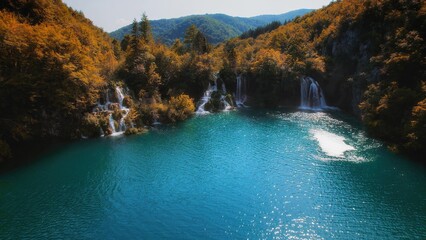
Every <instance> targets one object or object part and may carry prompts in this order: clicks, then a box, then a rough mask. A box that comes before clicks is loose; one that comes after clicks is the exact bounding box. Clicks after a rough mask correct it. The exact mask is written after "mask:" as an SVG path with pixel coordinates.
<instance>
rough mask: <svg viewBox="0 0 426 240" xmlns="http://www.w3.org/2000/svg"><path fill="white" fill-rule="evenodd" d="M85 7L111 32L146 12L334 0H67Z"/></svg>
mask: <svg viewBox="0 0 426 240" xmlns="http://www.w3.org/2000/svg"><path fill="white" fill-rule="evenodd" d="M63 2H64V3H66V4H67V5H68V6H70V7H72V8H73V9H76V10H81V11H83V12H84V15H85V16H86V17H88V18H90V19H91V20H92V21H93V23H94V24H95V25H97V26H99V27H101V28H103V29H104V30H105V31H107V32H111V31H113V30H116V29H118V28H120V27H122V26H125V25H128V24H130V23H131V22H132V21H133V19H134V18H136V19H138V20H140V17H141V15H142V13H144V12H145V13H146V14H147V15H148V18H149V19H150V20H155V19H161V18H176V17H182V16H187V15H193V14H205V13H224V14H228V15H231V16H241V17H251V16H256V15H262V14H280V13H285V12H288V11H291V10H296V9H300V8H321V7H322V6H325V5H327V4H329V3H330V2H331V0H63Z"/></svg>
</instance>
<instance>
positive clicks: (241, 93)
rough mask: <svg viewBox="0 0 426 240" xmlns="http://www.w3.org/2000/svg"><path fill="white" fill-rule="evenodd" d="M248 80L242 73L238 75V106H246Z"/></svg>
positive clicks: (236, 97)
mask: <svg viewBox="0 0 426 240" xmlns="http://www.w3.org/2000/svg"><path fill="white" fill-rule="evenodd" d="M246 92H247V81H246V79H245V78H244V77H243V76H242V75H238V76H237V92H236V93H235V102H236V103H237V106H239V107H241V106H245V105H244V103H245V102H246V100H247V95H246Z"/></svg>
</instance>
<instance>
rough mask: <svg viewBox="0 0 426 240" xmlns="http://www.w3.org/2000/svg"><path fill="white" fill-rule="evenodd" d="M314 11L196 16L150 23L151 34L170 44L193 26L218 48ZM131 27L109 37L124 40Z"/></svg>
mask: <svg viewBox="0 0 426 240" xmlns="http://www.w3.org/2000/svg"><path fill="white" fill-rule="evenodd" d="M310 11H312V10H311V9H299V10H295V11H291V12H288V13H284V14H280V15H261V16H256V17H251V18H243V17H231V16H228V15H225V14H206V15H193V16H187V17H181V18H174V19H162V20H153V21H151V26H152V32H153V34H154V37H155V39H157V40H159V41H161V42H163V43H165V44H169V45H170V44H171V43H173V41H174V40H175V39H177V38H179V39H181V40H182V39H183V37H184V33H185V30H186V29H187V28H188V27H189V26H191V25H192V24H194V25H195V26H197V28H199V29H200V30H201V31H202V32H203V33H204V34H205V35H206V37H207V39H208V40H209V42H210V43H213V44H217V43H220V42H223V41H225V40H227V39H231V38H233V37H236V36H239V35H240V34H242V33H243V32H245V31H247V30H249V29H253V28H256V27H260V26H263V25H266V24H268V23H270V22H272V21H280V22H285V21H288V20H291V19H294V18H295V17H297V16H302V15H304V14H306V13H308V12H310ZM131 28H132V26H131V25H128V26H125V27H123V28H120V29H118V30H116V31H114V32H111V33H110V35H111V36H112V37H114V38H116V39H119V40H122V39H123V37H124V36H125V35H126V34H130V32H131Z"/></svg>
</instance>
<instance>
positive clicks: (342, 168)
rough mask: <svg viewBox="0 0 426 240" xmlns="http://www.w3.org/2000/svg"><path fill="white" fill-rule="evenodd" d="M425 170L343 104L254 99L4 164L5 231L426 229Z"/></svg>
mask: <svg viewBox="0 0 426 240" xmlns="http://www.w3.org/2000/svg"><path fill="white" fill-rule="evenodd" d="M425 182H426V170H425V168H424V167H422V166H419V165H417V164H416V163H413V162H411V161H409V160H407V159H404V158H403V157H401V156H398V155H395V154H393V153H391V152H389V151H388V150H387V149H386V147H385V146H384V145H383V144H381V143H380V142H379V141H376V140H373V139H371V138H369V137H367V136H366V134H365V132H364V131H363V130H362V129H361V128H360V125H359V124H358V123H357V121H355V120H354V119H352V118H351V117H349V116H346V115H345V114H343V113H340V112H337V111H332V112H304V111H290V110H256V109H243V110H240V111H231V112H224V113H219V114H208V115H203V116H197V117H194V118H192V119H190V120H188V121H186V122H184V123H181V124H177V125H174V126H162V127H159V128H158V129H154V130H152V131H150V132H149V133H148V134H145V135H139V136H130V137H124V136H118V137H108V138H102V139H94V140H84V141H80V142H77V143H74V144H69V145H67V146H65V147H62V148H60V149H59V150H55V151H54V152H51V153H49V154H45V155H44V156H42V157H40V159H38V160H37V161H36V162H35V163H34V164H31V165H29V166H26V167H24V168H21V169H18V170H15V171H12V172H10V173H7V174H2V175H0V239H22V238H31V239H46V238H65V239H87V238H91V239H92V238H94V239H129V238H142V239H164V238H166V239H243V238H244V239H247V238H248V239H272V238H280V239H289V238H294V239H331V238H336V239H390V238H392V239H395V238H403V239H413V238H419V239H422V238H426V225H425V223H426V188H425V187H424V183H425Z"/></svg>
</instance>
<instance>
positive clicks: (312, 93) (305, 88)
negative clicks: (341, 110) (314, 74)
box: [300, 77, 328, 110]
mask: <svg viewBox="0 0 426 240" xmlns="http://www.w3.org/2000/svg"><path fill="white" fill-rule="evenodd" d="M327 107H328V106H327V104H326V102H325V97H324V94H323V92H322V90H321V87H320V85H319V84H318V82H317V81H315V80H314V79H313V78H311V77H303V78H302V79H301V81H300V108H302V109H314V110H316V109H323V108H327Z"/></svg>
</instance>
